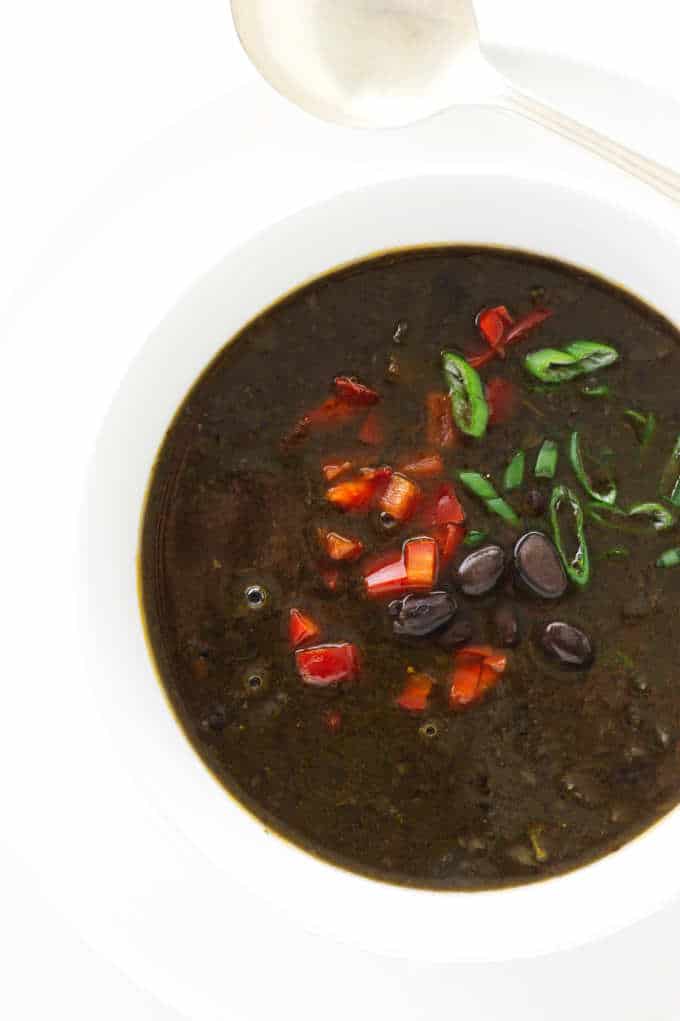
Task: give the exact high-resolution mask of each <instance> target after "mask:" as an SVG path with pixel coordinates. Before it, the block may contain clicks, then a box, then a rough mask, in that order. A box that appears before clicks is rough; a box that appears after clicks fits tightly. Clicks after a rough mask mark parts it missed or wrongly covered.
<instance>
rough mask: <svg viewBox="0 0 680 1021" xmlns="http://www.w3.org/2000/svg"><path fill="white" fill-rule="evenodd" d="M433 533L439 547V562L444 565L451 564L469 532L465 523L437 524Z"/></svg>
mask: <svg viewBox="0 0 680 1021" xmlns="http://www.w3.org/2000/svg"><path fill="white" fill-rule="evenodd" d="M432 534H433V536H434V539H435V541H436V543H437V547H438V549H439V563H440V565H441V566H442V567H445V566H446V565H447V564H450V563H451V561H452V560H453V558H454V556H455V554H456V550H457V549H458V547H459V546H460V544H461V543H462V541H463V539H464V538H465V536H466V534H467V528H466V527H465V525H452V524H447V525H435V527H434V528H433V529H432Z"/></svg>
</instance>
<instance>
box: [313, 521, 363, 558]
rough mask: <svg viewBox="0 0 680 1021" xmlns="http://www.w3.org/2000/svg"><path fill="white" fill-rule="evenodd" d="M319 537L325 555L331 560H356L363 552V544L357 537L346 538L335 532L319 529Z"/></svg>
mask: <svg viewBox="0 0 680 1021" xmlns="http://www.w3.org/2000/svg"><path fill="white" fill-rule="evenodd" d="M319 539H320V541H321V544H322V546H323V548H324V550H325V553H326V556H327V557H330V559H331V560H357V559H358V558H359V557H360V556H361V554H362V553H363V552H364V544H363V542H360V541H359V540H358V539H347V538H345V536H344V535H338V533H337V532H326V531H324V529H322V528H320V529H319Z"/></svg>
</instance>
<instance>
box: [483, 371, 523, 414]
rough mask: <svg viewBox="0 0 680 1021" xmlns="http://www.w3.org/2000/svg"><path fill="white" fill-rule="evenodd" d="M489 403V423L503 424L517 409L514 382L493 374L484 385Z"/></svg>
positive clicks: (517, 396)
mask: <svg viewBox="0 0 680 1021" xmlns="http://www.w3.org/2000/svg"><path fill="white" fill-rule="evenodd" d="M485 391H486V401H487V404H488V405H489V425H503V424H504V423H505V422H509V421H510V419H511V418H512V417H513V415H514V414H515V412H516V411H517V407H518V404H519V392H518V390H517V387H516V386H515V384H514V383H511V382H510V381H509V380H507V379H501V378H500V377H499V376H494V378H493V379H490V380H489V382H488V383H487V384H486V387H485Z"/></svg>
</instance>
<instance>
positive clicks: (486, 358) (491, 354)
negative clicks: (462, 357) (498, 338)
mask: <svg viewBox="0 0 680 1021" xmlns="http://www.w3.org/2000/svg"><path fill="white" fill-rule="evenodd" d="M495 357H496V349H495V348H490V349H489V350H488V351H484V352H483V353H482V354H480V355H470V357H469V358H468V364H469V365H471V366H472V368H473V369H481V368H483V366H485V365H486V364H487V363H488V362H491V361H493V359H494V358H495Z"/></svg>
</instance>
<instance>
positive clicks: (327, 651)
mask: <svg viewBox="0 0 680 1021" xmlns="http://www.w3.org/2000/svg"><path fill="white" fill-rule="evenodd" d="M295 664H296V666H297V670H298V673H299V674H300V677H301V678H302V681H303V682H304V683H305V684H311V685H313V686H314V687H317V688H325V687H327V686H328V685H330V684H339V683H341V682H342V681H356V679H357V677H358V676H359V653H358V651H357V647H356V645H352V644H351V643H349V642H340V643H339V644H338V645H317V646H314V647H313V648H311V649H298V651H297V652H296V653H295Z"/></svg>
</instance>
